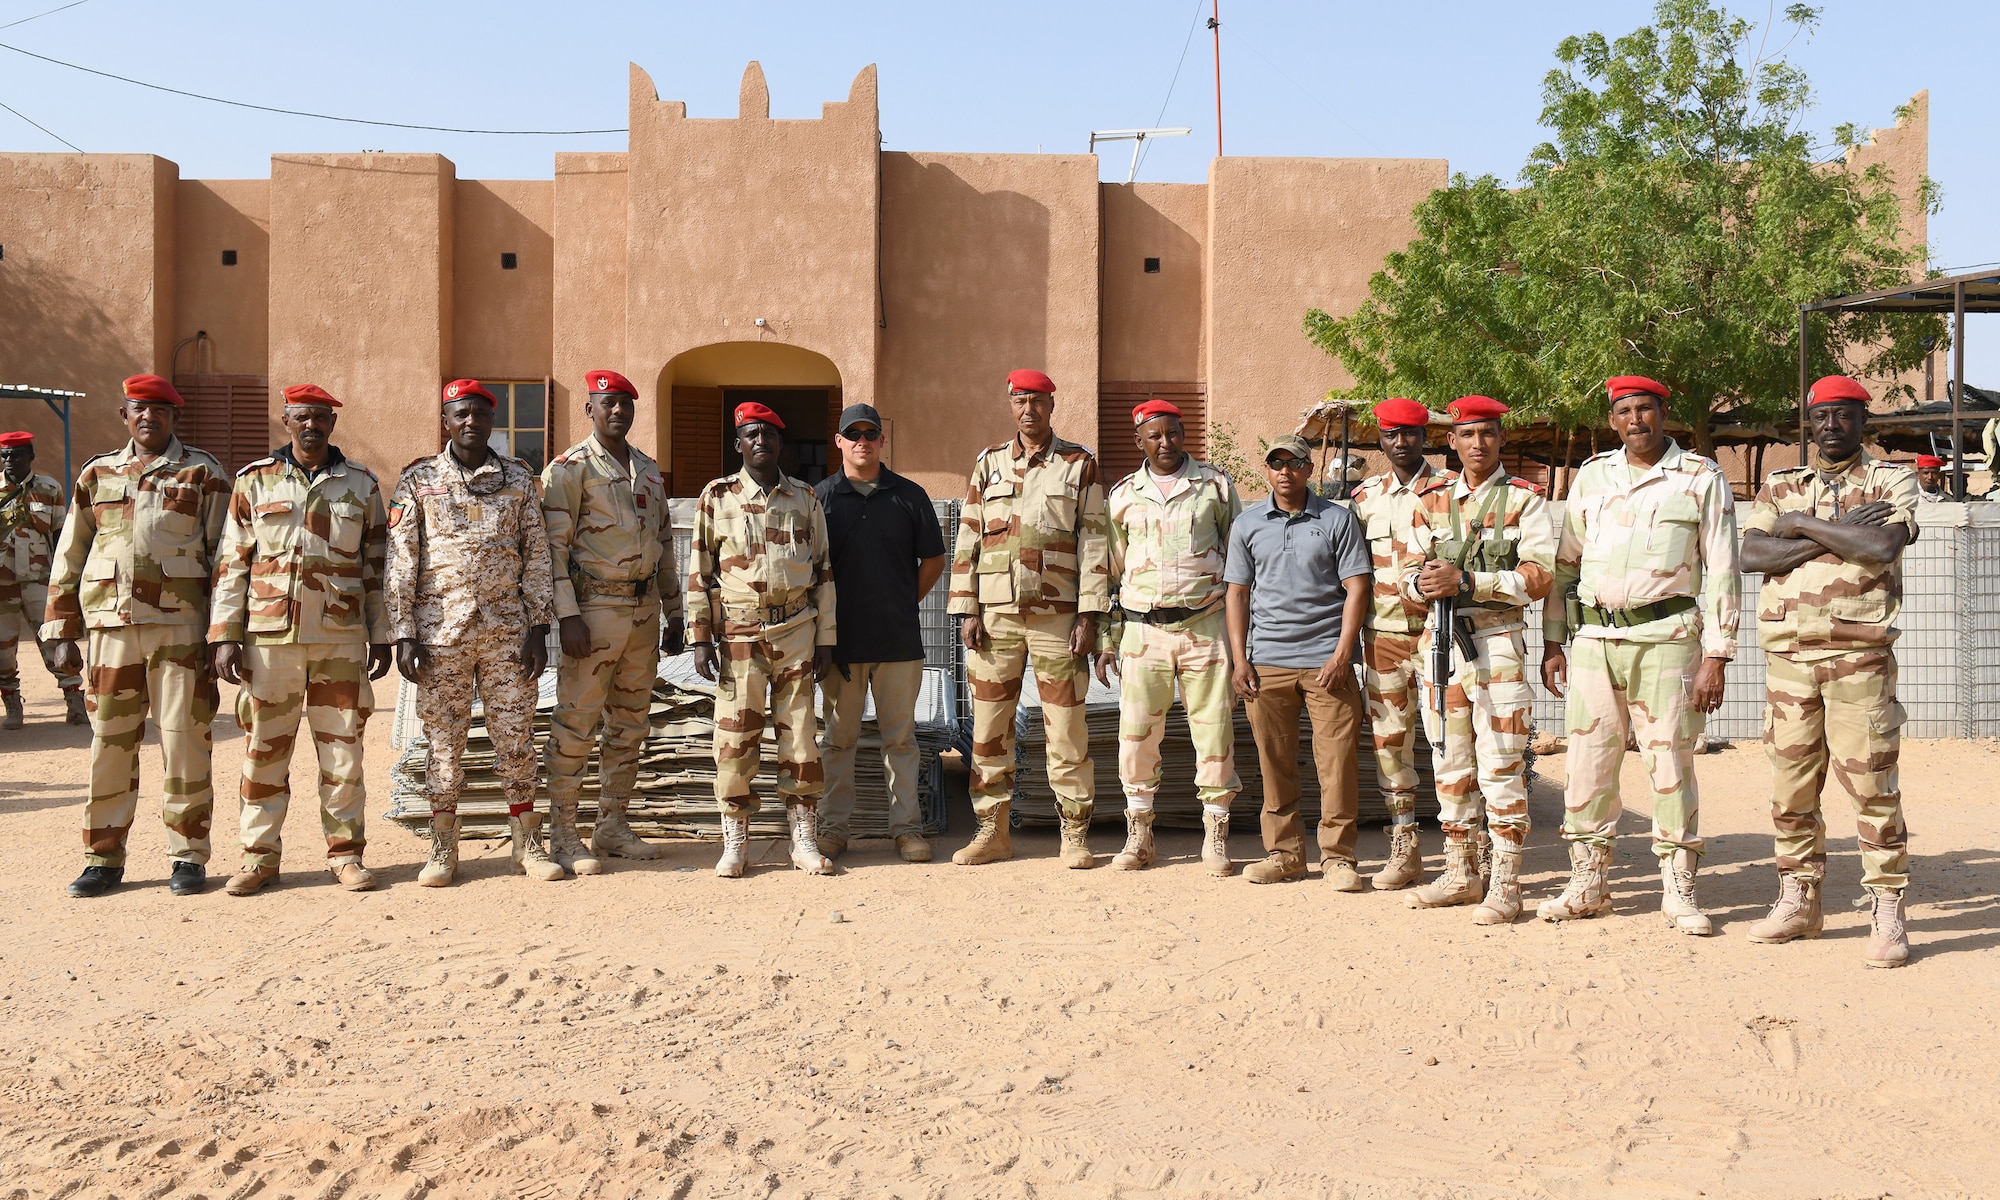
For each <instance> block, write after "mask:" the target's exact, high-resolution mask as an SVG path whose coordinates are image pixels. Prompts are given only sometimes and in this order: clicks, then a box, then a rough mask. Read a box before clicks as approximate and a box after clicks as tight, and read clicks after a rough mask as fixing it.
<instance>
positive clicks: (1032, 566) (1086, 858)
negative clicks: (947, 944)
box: [947, 370, 1111, 868]
mask: <svg viewBox="0 0 2000 1200" xmlns="http://www.w3.org/2000/svg"><path fill="white" fill-rule="evenodd" d="M1055 391H1056V385H1055V384H1054V383H1053V382H1052V381H1051V380H1050V379H1049V377H1048V376H1047V375H1045V374H1043V373H1042V372H1040V371H1030V370H1021V371H1015V372H1013V373H1012V374H1010V375H1008V376H1007V400H1008V403H1009V405H1011V406H1012V409H1013V414H1014V425H1015V434H1014V437H1013V438H1012V439H1011V440H1009V441H1005V442H1002V443H1000V444H999V445H997V446H989V447H987V448H986V449H985V450H982V451H981V452H980V454H979V460H978V461H977V462H975V463H974V464H973V466H972V484H971V487H970V488H969V490H968V491H967V493H966V498H965V508H964V510H963V512H962V514H961V516H960V520H959V534H958V540H957V543H956V545H954V546H953V548H952V557H951V598H950V602H949V604H948V605H947V607H948V609H949V611H950V612H951V614H952V615H954V616H957V617H960V618H962V620H961V621H960V622H959V636H960V637H961V638H963V639H964V641H965V645H966V648H967V649H968V650H969V651H971V653H970V654H969V655H967V657H966V662H965V681H966V686H967V687H968V688H969V689H970V690H971V692H972V785H971V792H972V811H973V812H974V814H976V815H977V816H978V817H979V831H978V833H976V834H975V835H974V836H973V839H972V842H971V844H969V845H967V846H966V847H965V848H964V849H962V850H960V851H959V852H958V853H956V854H954V855H952V856H951V861H952V862H954V863H957V864H958V865H960V866H977V865H979V864H981V863H990V862H998V861H1000V860H1002V859H1008V858H1012V857H1014V842H1013V838H1012V836H1011V835H1010V833H1009V830H1008V818H1009V813H1010V809H1011V808H1012V801H1013V794H1014V713H1015V710H1016V709H1017V708H1018V707H1019V705H1020V702H1021V679H1022V675H1023V673H1024V671H1025V669H1026V667H1027V665H1028V663H1029V662H1030V661H1032V662H1033V663H1034V668H1035V686H1036V688H1037V689H1038V690H1039V692H1040V695H1041V701H1042V720H1043V722H1044V724H1045V726H1046V728H1047V730H1048V745H1049V750H1048V754H1049V783H1050V786H1051V787H1053V788H1054V790H1055V794H1056V804H1057V806H1058V807H1059V808H1060V810H1061V813H1062V864H1063V865H1064V866H1065V867H1073V868H1089V867H1091V866H1094V865H1096V859H1095V858H1093V857H1092V856H1091V853H1090V842H1089V834H1090V816H1091V812H1092V809H1093V806H1094V805H1093V801H1094V798H1095V794H1096V783H1095V780H1094V779H1093V778H1092V776H1091V765H1090V733H1089V730H1088V729H1087V728H1086V726H1085V724H1084V709H1083V702H1084V699H1085V698H1086V697H1087V696H1088V695H1089V694H1090V669H1089V658H1088V656H1089V654H1090V653H1091V652H1092V651H1093V650H1095V649H1096V645H1097V619H1098V616H1099V615H1100V614H1102V613H1105V612H1108V611H1109V610H1110V607H1111V593H1110V576H1109V574H1108V571H1107V567H1106V563H1105V555H1106V550H1107V547H1106V543H1105V537H1106V535H1105V528H1104V488H1103V487H1102V485H1100V484H1099V482H1098V479H1097V459H1096V458H1095V457H1094V456H1093V455H1092V454H1091V453H1090V451H1088V450H1086V449H1084V448H1083V447H1082V446H1079V445H1077V444H1076V443H1075V442H1066V441H1064V440H1063V439H1061V438H1059V437H1057V436H1056V434H1055V430H1054V428H1053V427H1052V426H1051V425H1050V418H1051V417H1052V416H1054V414H1055V407H1056V397H1055Z"/></svg>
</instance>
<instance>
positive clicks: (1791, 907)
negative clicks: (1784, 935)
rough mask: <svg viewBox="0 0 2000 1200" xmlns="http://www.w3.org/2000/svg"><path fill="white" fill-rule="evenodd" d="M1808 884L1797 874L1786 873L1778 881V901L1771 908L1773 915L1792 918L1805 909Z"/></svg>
mask: <svg viewBox="0 0 2000 1200" xmlns="http://www.w3.org/2000/svg"><path fill="white" fill-rule="evenodd" d="M1805 907H1806V885H1805V883H1804V881H1802V880H1801V879H1800V878H1799V877H1798V876H1796V875H1786V876H1784V877H1783V878H1781V879H1780V880H1779V881H1778V903H1777V904H1776V906H1774V907H1773V908H1772V909H1771V915H1772V916H1774V917H1779V918H1790V917H1792V916H1794V915H1796V914H1798V913H1801V912H1803V911H1805Z"/></svg>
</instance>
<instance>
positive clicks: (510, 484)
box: [384, 447, 555, 817]
mask: <svg viewBox="0 0 2000 1200" xmlns="http://www.w3.org/2000/svg"><path fill="white" fill-rule="evenodd" d="M384 599H385V601H386V603H387V605H388V612H389V628H390V631H391V633H392V634H393V635H394V637H395V640H397V641H403V640H405V639H415V640H416V641H418V642H420V643H422V645H423V647H424V651H425V654H426V656H427V658H428V660H429V661H428V663H427V665H426V667H425V671H424V678H423V681H422V684H421V686H420V688H419V689H418V692H417V716H418V718H419V719H421V720H422V721H423V723H424V736H425V738H426V739H428V741H429V742H430V761H429V763H428V765H427V766H426V768H425V771H424V786H425V790H426V791H427V792H428V793H429V794H430V802H431V812H433V813H437V814H456V813H457V812H458V792H459V788H460V787H461V786H463V785H464V782H465V772H464V769H463V767H462V766H461V764H460V760H461V758H463V756H464V754H465V738H466V734H467V732H468V731H469V730H470V729H471V726H472V698H473V693H474V691H475V689H476V690H477V692H478V695H479V700H480V702H481V704H482V705H483V707H484V713H485V716H484V720H485V723H486V729H487V732H488V734H489V735H490V736H491V737H492V739H493V769H494V773H495V774H497V775H499V777H500V782H501V785H502V787H503V788H504V789H505V792H506V795H507V815H508V816H510V817H518V816H521V815H522V814H523V813H528V812H530V811H532V810H533V809H534V807H535V731H534V720H535V701H536V695H537V683H538V681H537V680H535V679H533V678H530V677H529V676H528V674H527V672H526V671H525V670H523V668H522V666H521V662H520V657H519V656H520V652H521V643H522V641H523V639H524V638H525V637H526V636H527V633H528V631H529V629H531V628H533V627H534V626H537V625H547V624H549V623H550V621H551V620H552V618H553V614H554V609H555V586H554V582H553V580H552V579H551V576H550V569H549V540H548V535H547V533H546V531H545V530H544V528H543V526H542V505H541V496H540V493H539V490H538V489H537V487H536V484H535V473H534V472H533V471H532V470H530V469H529V467H528V464H527V463H525V462H522V461H521V460H520V459H518V458H507V457H505V456H503V455H500V454H497V453H492V454H488V455H487V456H486V461H485V462H484V463H481V464H480V466H479V469H478V470H476V471H467V470H466V469H465V468H464V467H463V466H461V465H460V464H459V463H458V460H457V459H455V458H454V457H452V452H451V448H450V447H446V448H445V449H444V450H442V451H440V452H439V453H438V454H436V455H433V456H431V457H429V458H420V459H418V460H417V461H415V462H413V463H411V464H410V465H409V466H408V467H407V468H405V469H404V471H403V477H402V479H401V480H400V481H399V482H398V483H397V484H396V494H395V498H394V500H393V501H392V502H391V504H390V506H389V583H388V588H387V589H386V594H385V597H384Z"/></svg>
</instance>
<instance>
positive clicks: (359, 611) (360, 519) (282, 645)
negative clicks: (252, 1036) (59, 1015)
mask: <svg viewBox="0 0 2000 1200" xmlns="http://www.w3.org/2000/svg"><path fill="white" fill-rule="evenodd" d="M284 394H285V407H284V415H283V417H282V421H283V423H284V426H285V429H286V431H287V432H289V433H290V434H291V435H292V437H291V441H290V442H289V443H288V444H286V445H284V446H280V447H278V448H277V449H276V450H273V451H272V452H271V454H270V456H269V457H267V458H260V459H258V460H257V461H256V462H253V463H251V464H250V465H249V466H247V467H245V468H243V469H242V470H241V471H239V472H237V474H236V487H235V490H234V492H233V493H232V494H231V496H230V498H229V521H228V523H227V524H226V525H225V526H224V527H223V531H222V546H221V549H220V550H219V551H218V552H217V555H216V557H217V559H218V563H217V567H216V572H215V596H214V599H213V601H212V602H211V607H210V614H211V615H210V618H209V628H208V641H209V652H210V654H211V655H212V656H213V658H214V663H215V673H216V674H217V675H220V676H221V677H222V678H223V679H225V680H227V681H228V682H230V683H239V684H241V685H242V689H241V690H240V691H238V692H237V693H236V723H237V724H238V725H241V726H242V727H243V731H244V733H245V734H246V735H248V738H249V741H248V743H247V744H246V745H245V747H244V751H243V783H242V801H243V808H242V816H241V819H240V821H239V822H238V824H239V826H240V829H241V832H242V836H243V869H242V870H240V871H238V872H237V873H236V874H235V875H233V876H231V877H230V880H229V883H228V884H227V885H225V887H224V889H223V890H224V891H226V892H228V893H229V894H230V895H232V896H248V895H250V894H252V893H254V892H256V891H258V890H260V889H261V888H263V886H264V885H265V884H267V883H269V882H271V881H272V880H274V879H276V878H277V877H278V864H279V858H280V856H281V854H282V853H283V849H284V839H283V834H284V826H285V810H286V808H287V807H288V806H289V805H290V803H291V798H292V784H291V767H292V747H293V740H294V739H295V738H296V737H297V735H298V730H299V717H300V716H301V715H302V714H303V715H304V717H305V720H306V725H307V727H308V728H309V729H310V730H311V731H312V738H313V747H314V749H315V750H316V751H317V757H318V760H319V803H320V827H321V828H322V829H323V830H324V831H325V833H326V865H327V869H328V870H330V871H331V872H333V877H334V879H335V880H337V881H338V882H339V883H340V885H341V886H342V887H344V888H346V889H347V890H348V891H350V892H365V891H368V890H370V889H371V888H373V887H374V886H375V875H374V873H373V872H372V871H370V870H369V869H368V868H367V867H364V866H362V865H361V854H362V851H363V850H364V849H365V848H366V847H367V845H368V838H367V832H366V824H367V808H368V788H367V783H366V781H365V779H364V777H363V775H362V770H361V737H362V732H363V730H365V729H366V728H367V725H368V717H369V714H370V713H372V712H374V711H375V689H374V688H373V687H372V686H371V685H370V681H371V680H375V679H380V678H381V677H382V676H383V675H385V674H387V673H388V671H389V617H388V613H387V611H386V609H385V608H384V607H383V603H382V576H383V572H384V569H385V564H386V560H387V558H388V554H389V527H388V521H387V517H386V515H385V513H384V512H383V509H382V489H381V486H380V485H379V484H378V483H377V482H376V479H375V473H374V472H373V471H370V470H369V469H368V468H367V467H364V466H362V465H361V464H360V463H357V462H355V461H354V460H352V459H350V458H348V457H347V456H346V455H344V454H342V453H341V452H340V448H339V447H338V446H335V445H333V444H332V443H331V442H329V441H328V439H329V438H331V437H332V436H333V428H334V425H335V424H336V423H337V421H338V417H337V416H336V414H335V413H334V411H333V410H334V409H336V408H339V407H340V401H338V400H336V399H334V398H333V396H332V395H330V394H328V392H327V391H326V390H325V389H324V388H321V387H318V386H317V385H314V384H309V383H308V384H300V385H297V386H294V387H288V388H286V389H285V393H284Z"/></svg>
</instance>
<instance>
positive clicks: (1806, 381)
mask: <svg viewBox="0 0 2000 1200" xmlns="http://www.w3.org/2000/svg"><path fill="white" fill-rule="evenodd" d="M1808 320H1809V318H1808V317H1807V314H1806V306H1805V305H1803V304H1801V305H1799V465H1800V466H1802V467H1804V466H1810V465H1811V463H1812V460H1811V459H1809V458H1808V457H1807V456H1806V392H1807V391H1809V390H1810V389H1811V388H1812V379H1811V377H1810V376H1811V367H1810V366H1809V365H1808V360H1809V359H1810V357H1811V350H1812V346H1811V341H1812V328H1811V326H1810V325H1809V324H1808V323H1807V322H1808Z"/></svg>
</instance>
